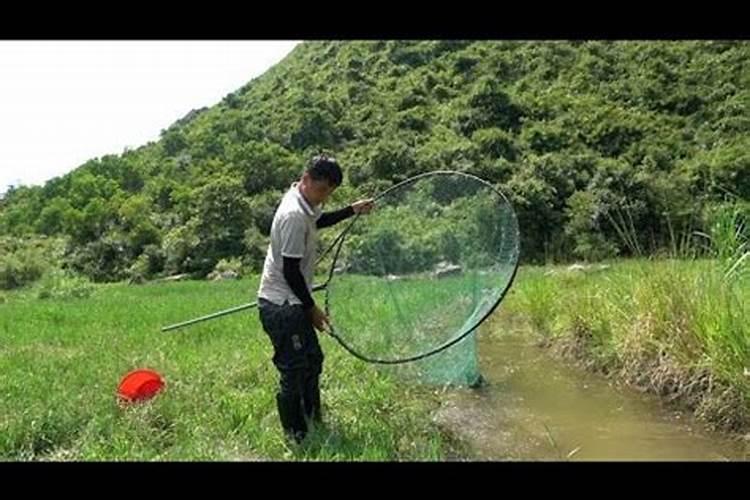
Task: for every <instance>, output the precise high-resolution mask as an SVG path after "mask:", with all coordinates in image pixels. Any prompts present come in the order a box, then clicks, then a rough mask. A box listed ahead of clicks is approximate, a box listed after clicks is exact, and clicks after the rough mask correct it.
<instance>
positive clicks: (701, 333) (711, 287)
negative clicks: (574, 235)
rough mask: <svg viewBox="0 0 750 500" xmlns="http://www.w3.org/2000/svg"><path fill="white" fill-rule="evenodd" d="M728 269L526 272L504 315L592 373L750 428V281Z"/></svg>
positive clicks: (639, 262) (619, 266)
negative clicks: (518, 320) (562, 349)
mask: <svg viewBox="0 0 750 500" xmlns="http://www.w3.org/2000/svg"><path fill="white" fill-rule="evenodd" d="M728 268H731V266H729V267H727V265H726V263H725V262H723V261H721V260H718V259H704V260H699V259H692V260H676V259H635V260H629V261H619V262H616V263H614V264H613V265H611V266H609V267H601V266H600V265H592V266H589V267H587V268H586V270H583V271H581V270H568V269H567V268H566V267H564V266H547V267H525V268H522V269H521V270H520V272H519V276H518V278H517V284H516V286H515V288H514V290H513V291H512V293H511V294H510V295H509V297H508V300H507V301H506V302H505V303H504V305H503V308H504V310H506V311H508V312H509V313H515V314H516V315H520V316H522V317H524V318H525V319H526V320H527V321H528V324H529V325H530V326H531V328H532V329H533V330H534V331H535V332H537V333H539V334H541V335H543V336H545V337H547V338H548V339H551V340H553V343H555V342H557V343H558V344H562V345H565V346H566V347H567V349H566V350H567V352H568V353H570V352H572V353H573V354H574V355H575V356H576V357H578V358H579V359H582V360H584V361H585V364H587V365H588V366H589V367H592V368H594V369H597V370H600V371H603V372H605V373H614V374H617V375H618V376H620V377H622V378H624V379H626V380H628V381H629V382H632V383H634V384H635V385H638V386H640V387H643V388H645V389H647V390H651V391H652V392H655V393H659V394H661V395H662V396H665V397H666V398H667V399H682V400H683V401H684V402H685V403H687V405H688V406H689V407H691V408H692V409H693V410H695V412H696V413H697V414H698V415H699V416H702V417H705V418H706V420H708V421H709V422H710V423H713V424H716V425H717V426H719V427H722V428H725V429H730V430H734V429H741V428H743V427H746V426H747V425H748V423H750V422H749V421H748V415H749V414H750V375H749V372H750V314H749V313H750V310H748V304H750V286H749V285H750V283H749V282H748V280H747V279H743V278H737V277H730V276H728V275H727V269H728ZM735 271H736V269H735Z"/></svg>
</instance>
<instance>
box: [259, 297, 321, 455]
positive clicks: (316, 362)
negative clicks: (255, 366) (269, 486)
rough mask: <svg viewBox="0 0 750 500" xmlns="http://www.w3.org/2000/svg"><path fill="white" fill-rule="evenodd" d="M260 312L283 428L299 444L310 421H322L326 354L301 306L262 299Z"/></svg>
mask: <svg viewBox="0 0 750 500" xmlns="http://www.w3.org/2000/svg"><path fill="white" fill-rule="evenodd" d="M258 311H259V315H260V321H261V323H262V324H263V329H264V330H265V331H266V333H267V334H268V336H269V338H270V339H271V343H272V344H273V364H274V365H275V366H276V368H277V369H278V370H279V374H280V378H279V391H278V392H277V393H276V404H277V408H278V410H279V418H280V420H281V426H282V427H283V429H284V432H285V433H286V434H287V435H289V436H292V437H293V438H294V439H295V440H297V441H298V442H299V441H301V440H302V439H303V438H304V437H305V435H306V434H307V420H316V421H320V420H321V409H320V386H319V379H320V373H321V372H322V371H323V351H321V349H320V344H319V343H318V335H317V334H316V333H315V329H314V328H313V325H312V323H311V322H310V320H309V318H308V317H307V315H306V314H305V312H304V310H303V309H302V306H301V305H292V304H289V303H288V302H285V303H284V304H283V305H276V304H274V303H272V302H269V301H267V300H264V299H260V300H258Z"/></svg>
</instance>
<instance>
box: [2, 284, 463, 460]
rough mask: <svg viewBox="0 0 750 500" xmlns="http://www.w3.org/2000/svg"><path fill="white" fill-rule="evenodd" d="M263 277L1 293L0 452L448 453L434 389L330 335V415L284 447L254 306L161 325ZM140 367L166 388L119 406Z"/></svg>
mask: <svg viewBox="0 0 750 500" xmlns="http://www.w3.org/2000/svg"><path fill="white" fill-rule="evenodd" d="M256 289H257V280H242V281H235V282H219V283H215V282H180V283H171V284H159V285H144V286H127V285H124V284H117V285H97V286H96V288H95V290H94V292H93V294H91V295H90V296H89V297H88V298H86V297H85V296H83V297H78V296H75V295H73V296H70V295H68V296H65V297H59V296H57V295H55V294H52V295H49V296H48V295H46V294H45V297H47V298H45V299H39V298H38V296H39V294H38V290H36V289H30V290H26V291H23V292H12V293H7V294H6V295H5V302H4V303H1V304H0V387H1V388H2V391H0V459H6V460H268V459H271V460H286V459H297V460H414V459H420V460H437V459H440V458H442V457H443V456H444V455H445V454H446V453H447V450H448V444H447V443H446V441H445V440H444V437H443V435H442V434H441V433H440V432H439V431H438V429H437V427H436V426H435V425H434V424H433V423H432V422H431V420H430V419H429V413H430V410H431V408H432V407H433V405H434V404H435V403H436V402H435V401H434V400H433V395H432V393H430V392H429V391H428V390H427V389H421V388H419V387H416V386H407V385H404V384H399V383H397V382H396V381H394V380H393V379H392V378H390V377H388V376H387V374H384V373H382V372H380V371H378V370H376V369H374V368H373V367H372V366H369V365H366V364H364V363H362V362H360V361H358V360H356V359H355V358H353V357H351V356H350V355H348V354H347V353H345V352H344V351H343V349H341V348H340V347H339V346H338V345H337V344H336V343H335V342H333V341H332V340H331V339H329V338H327V337H325V336H321V343H322V347H323V349H324V351H325V353H326V363H325V368H324V373H323V377H322V392H323V400H324V413H325V419H326V421H327V424H326V427H325V428H322V429H316V430H315V431H314V432H313V433H312V434H311V435H310V437H309V439H307V440H306V442H305V444H304V445H303V446H301V447H289V446H288V445H287V444H286V443H285V441H284V439H283V436H282V433H281V429H280V425H279V422H278V417H277V414H276V404H275V391H276V387H277V372H276V370H275V368H274V367H273V365H272V363H271V354H272V350H271V346H270V342H269V341H268V339H267V338H266V336H265V333H263V331H262V329H261V327H260V322H259V321H258V319H257V312H255V311H254V310H251V311H247V312H242V313H237V314H235V315H230V316H226V317H223V318H220V319H216V320H213V321H208V322H204V323H201V324H197V325H194V326H191V327H189V328H186V329H183V330H176V331H173V332H167V333H162V332H160V327H161V326H164V325H166V324H171V323H175V322H178V321H181V320H184V319H189V318H192V317H197V316H200V315H203V314H206V313H210V312H214V311H217V310H221V309H225V308H227V307H229V306H233V305H237V304H240V303H244V302H248V301H250V300H252V299H253V298H254V295H255V290H256ZM342 300H344V299H342ZM352 307H354V305H353V304H352ZM361 313H362V314H367V311H362V312H361ZM139 367H150V368H154V369H156V370H158V371H159V372H160V373H162V374H163V376H164V377H165V379H166V384H167V385H166V389H165V390H164V391H163V392H162V393H160V394H159V395H158V396H157V397H156V398H154V399H153V400H151V401H150V402H147V403H144V404H138V405H132V406H121V405H119V404H118V403H117V399H116V397H115V391H116V387H117V384H118V382H119V380H120V378H121V377H122V375H123V374H125V373H126V372H127V371H129V370H132V369H134V368H139Z"/></svg>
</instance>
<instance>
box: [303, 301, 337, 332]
mask: <svg viewBox="0 0 750 500" xmlns="http://www.w3.org/2000/svg"><path fill="white" fill-rule="evenodd" d="M308 314H309V315H310V321H311V322H312V324H313V326H314V327H315V329H316V330H318V331H319V332H324V331H328V330H330V329H331V323H329V322H328V316H326V313H324V312H323V311H321V310H320V308H319V307H318V306H313V307H312V309H310V310H309V311H308Z"/></svg>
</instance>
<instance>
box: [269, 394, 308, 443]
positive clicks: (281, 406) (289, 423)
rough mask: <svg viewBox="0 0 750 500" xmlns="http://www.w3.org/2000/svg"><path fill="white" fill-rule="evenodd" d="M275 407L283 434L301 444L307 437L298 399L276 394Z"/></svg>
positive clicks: (305, 424)
mask: <svg viewBox="0 0 750 500" xmlns="http://www.w3.org/2000/svg"><path fill="white" fill-rule="evenodd" d="M276 407H277V408H278V410H279V419H280V420H281V427H282V428H283V429H284V434H285V435H286V436H287V437H289V438H291V439H294V441H295V442H297V443H301V442H302V440H303V439H305V436H306V435H307V422H305V417H304V415H303V413H302V405H301V402H300V400H299V398H289V397H285V396H282V394H281V393H278V394H276Z"/></svg>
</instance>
